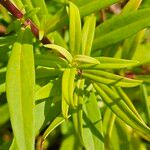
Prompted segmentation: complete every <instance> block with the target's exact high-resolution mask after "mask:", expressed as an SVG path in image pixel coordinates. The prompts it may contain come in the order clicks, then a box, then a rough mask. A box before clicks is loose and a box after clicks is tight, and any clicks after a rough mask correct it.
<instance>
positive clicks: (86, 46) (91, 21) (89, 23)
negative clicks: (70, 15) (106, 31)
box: [81, 15, 96, 55]
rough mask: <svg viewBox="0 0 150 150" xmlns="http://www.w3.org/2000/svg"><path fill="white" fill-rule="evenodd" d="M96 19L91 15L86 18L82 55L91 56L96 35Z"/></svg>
mask: <svg viewBox="0 0 150 150" xmlns="http://www.w3.org/2000/svg"><path fill="white" fill-rule="evenodd" d="M95 25H96V18H95V16H93V15H91V16H88V17H86V18H85V23H84V26H83V30H82V48H81V49H82V54H84V55H90V53H91V48H92V43H93V38H94V33H95Z"/></svg>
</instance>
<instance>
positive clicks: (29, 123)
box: [6, 43, 35, 150]
mask: <svg viewBox="0 0 150 150" xmlns="http://www.w3.org/2000/svg"><path fill="white" fill-rule="evenodd" d="M34 86H35V72H34V57H33V48H32V46H31V45H29V44H23V45H21V44H20V43H15V44H14V46H13V49H12V53H11V57H10V60H9V64H8V68H7V76H6V91H7V100H8V106H9V111H10V120H11V124H12V128H13V132H14V136H15V139H16V143H17V146H18V148H19V149H22V150H27V149H28V150H33V149H34V140H35V129H34V125H35V117H34V107H35V104H34V90H35V89H34ZM16 108H17V109H16ZM18 129H19V130H18Z"/></svg>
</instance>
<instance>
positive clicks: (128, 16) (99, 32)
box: [93, 9, 150, 50]
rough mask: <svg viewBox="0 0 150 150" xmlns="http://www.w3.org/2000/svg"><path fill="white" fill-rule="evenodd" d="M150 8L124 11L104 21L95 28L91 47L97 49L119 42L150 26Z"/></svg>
mask: <svg viewBox="0 0 150 150" xmlns="http://www.w3.org/2000/svg"><path fill="white" fill-rule="evenodd" d="M149 13H150V9H143V10H138V11H133V12H130V13H125V14H122V15H119V16H116V17H113V18H112V19H110V20H108V21H105V22H104V23H103V24H101V25H99V26H98V27H97V28H96V30H95V33H96V34H95V39H94V42H93V49H94V50H97V49H100V48H104V47H107V46H110V45H112V44H115V43H117V42H120V41H122V40H124V39H125V38H128V37H129V36H132V35H134V34H135V33H137V32H139V31H140V30H142V29H144V28H146V27H149V26H150V16H149Z"/></svg>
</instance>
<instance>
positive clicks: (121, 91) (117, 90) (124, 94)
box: [115, 84, 143, 121]
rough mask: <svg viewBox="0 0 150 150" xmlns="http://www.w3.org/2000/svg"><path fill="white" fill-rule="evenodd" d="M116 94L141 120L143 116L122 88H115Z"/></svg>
mask: <svg viewBox="0 0 150 150" xmlns="http://www.w3.org/2000/svg"><path fill="white" fill-rule="evenodd" d="M141 85H142V84H141ZM115 90H116V92H117V93H118V95H119V96H120V97H121V98H122V100H123V101H124V102H125V103H126V104H127V105H128V107H129V108H130V109H131V110H132V112H133V113H134V114H135V115H136V116H137V117H138V118H139V119H140V120H141V121H143V120H142V118H141V116H140V115H139V113H138V112H137V110H136V108H135V107H134V105H133V103H132V102H131V100H130V99H129V97H128V96H127V95H126V93H125V92H124V91H123V90H122V89H121V88H120V87H115Z"/></svg>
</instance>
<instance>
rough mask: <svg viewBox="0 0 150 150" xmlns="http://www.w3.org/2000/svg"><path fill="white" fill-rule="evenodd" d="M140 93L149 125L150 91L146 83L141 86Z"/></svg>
mask: <svg viewBox="0 0 150 150" xmlns="http://www.w3.org/2000/svg"><path fill="white" fill-rule="evenodd" d="M140 95H141V102H142V103H141V105H142V106H143V110H144V114H145V116H146V122H147V124H148V125H150V107H149V99H148V92H147V89H146V86H145V85H144V84H142V85H141V86H140Z"/></svg>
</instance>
